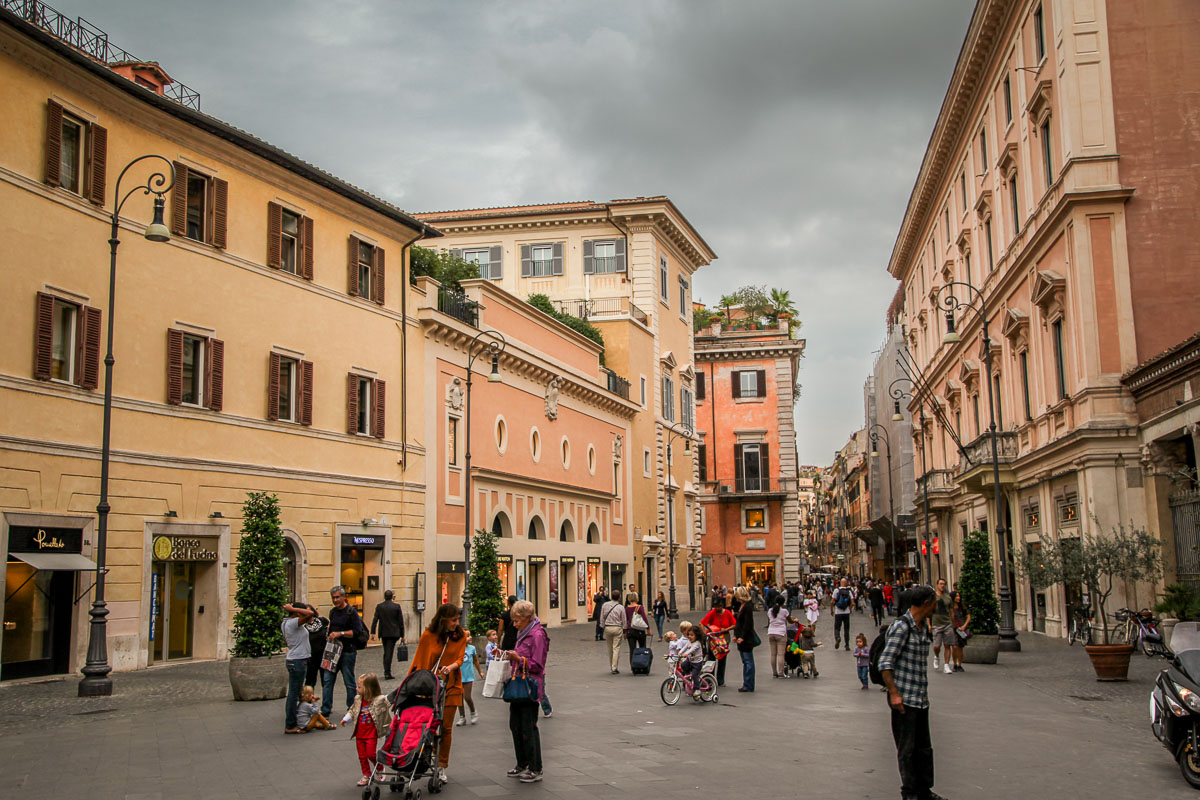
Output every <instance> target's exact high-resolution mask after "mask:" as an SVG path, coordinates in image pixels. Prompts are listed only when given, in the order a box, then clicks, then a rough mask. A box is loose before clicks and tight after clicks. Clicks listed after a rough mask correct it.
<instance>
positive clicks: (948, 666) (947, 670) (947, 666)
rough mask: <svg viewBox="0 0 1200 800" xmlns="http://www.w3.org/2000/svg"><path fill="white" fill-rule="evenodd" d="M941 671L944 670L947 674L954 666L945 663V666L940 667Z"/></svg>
mask: <svg viewBox="0 0 1200 800" xmlns="http://www.w3.org/2000/svg"><path fill="white" fill-rule="evenodd" d="M942 672H945V673H946V674H947V675H949V674H950V673H951V672H954V667H952V666H950V665H949V664H947V665H946V666H945V667H944V668H943V669H942Z"/></svg>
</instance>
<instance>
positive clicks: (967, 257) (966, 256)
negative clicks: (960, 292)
mask: <svg viewBox="0 0 1200 800" xmlns="http://www.w3.org/2000/svg"><path fill="white" fill-rule="evenodd" d="M963 268H964V269H965V270H966V273H967V283H971V282H972V280H971V251H970V250H963Z"/></svg>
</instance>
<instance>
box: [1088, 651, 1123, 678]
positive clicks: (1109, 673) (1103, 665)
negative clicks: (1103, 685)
mask: <svg viewBox="0 0 1200 800" xmlns="http://www.w3.org/2000/svg"><path fill="white" fill-rule="evenodd" d="M1083 649H1084V650H1086V651H1087V654H1088V658H1090V659H1091V660H1092V669H1094V670H1095V671H1096V680H1098V681H1124V680H1128V679H1129V657H1130V656H1131V655H1133V645H1131V644H1089V645H1086V646H1085V647H1084V648H1083Z"/></svg>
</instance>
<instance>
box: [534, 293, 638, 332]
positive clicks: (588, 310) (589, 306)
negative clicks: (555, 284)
mask: <svg viewBox="0 0 1200 800" xmlns="http://www.w3.org/2000/svg"><path fill="white" fill-rule="evenodd" d="M554 307H555V308H557V309H558V310H559V311H560V312H561V313H563V314H570V315H571V316H572V317H578V318H579V319H585V320H604V319H621V318H623V317H629V318H630V319H633V320H636V321H637V322H640V323H641V324H643V325H649V324H650V318H649V317H648V316H647V315H646V312H645V311H642V310H641V309H640V308H638V307H637V306H636V305H634V304H633V302H632V301H631V300H630V299H629V298H628V297H598V298H594V299H591V300H555V301H554Z"/></svg>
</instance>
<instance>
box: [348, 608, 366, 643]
mask: <svg viewBox="0 0 1200 800" xmlns="http://www.w3.org/2000/svg"><path fill="white" fill-rule="evenodd" d="M351 624H352V625H353V626H354V649H355V650H362V649H363V648H364V647H366V646H367V642H368V641H370V638H371V634H370V632H369V631H368V630H367V626H366V625H365V624H364V623H363V621H362V617H360V616H359V615H358V612H357V611H356V612H354V618H353V619H352V620H351Z"/></svg>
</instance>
